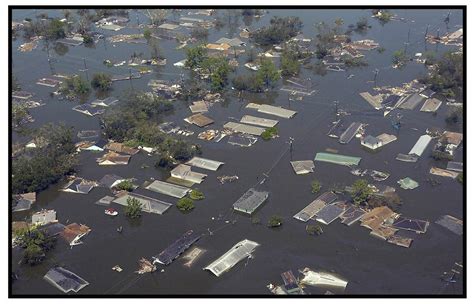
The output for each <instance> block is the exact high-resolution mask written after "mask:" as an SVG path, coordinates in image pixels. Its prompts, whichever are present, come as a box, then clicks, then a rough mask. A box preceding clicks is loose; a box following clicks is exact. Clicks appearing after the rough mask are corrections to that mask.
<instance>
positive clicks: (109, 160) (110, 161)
mask: <svg viewBox="0 0 474 304" xmlns="http://www.w3.org/2000/svg"><path fill="white" fill-rule="evenodd" d="M130 158H131V156H130V155H123V154H119V153H116V152H114V151H110V152H108V153H106V154H104V155H103V156H102V157H101V158H98V159H97V163H98V164H99V166H113V165H128V162H129V161H130Z"/></svg>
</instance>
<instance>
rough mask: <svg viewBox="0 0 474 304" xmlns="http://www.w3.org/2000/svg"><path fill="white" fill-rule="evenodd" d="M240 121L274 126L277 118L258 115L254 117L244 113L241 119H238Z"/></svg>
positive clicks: (268, 126) (267, 126)
mask: <svg viewBox="0 0 474 304" xmlns="http://www.w3.org/2000/svg"><path fill="white" fill-rule="evenodd" d="M240 122H242V123H246V124H251V125H256V126H262V127H266V128H270V127H274V126H275V125H276V124H277V123H278V120H273V119H266V118H260V117H255V116H251V115H244V116H243V117H242V119H240Z"/></svg>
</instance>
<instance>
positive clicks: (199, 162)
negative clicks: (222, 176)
mask: <svg viewBox="0 0 474 304" xmlns="http://www.w3.org/2000/svg"><path fill="white" fill-rule="evenodd" d="M223 164H224V163H223V162H220V161H217V160H212V159H207V158H202V157H193V158H192V159H191V160H190V161H188V162H187V163H186V165H190V166H194V167H198V168H202V169H207V170H212V171H216V170H217V169H219V167H220V166H221V165H223Z"/></svg>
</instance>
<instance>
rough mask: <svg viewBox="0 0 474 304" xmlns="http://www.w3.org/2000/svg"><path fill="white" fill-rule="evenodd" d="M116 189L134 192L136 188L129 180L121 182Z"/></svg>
mask: <svg viewBox="0 0 474 304" xmlns="http://www.w3.org/2000/svg"><path fill="white" fill-rule="evenodd" d="M115 188H116V189H117V190H125V191H132V190H133V189H134V188H135V186H134V185H133V183H132V182H131V181H129V180H124V181H121V182H120V183H118V184H117V185H116V186H115Z"/></svg>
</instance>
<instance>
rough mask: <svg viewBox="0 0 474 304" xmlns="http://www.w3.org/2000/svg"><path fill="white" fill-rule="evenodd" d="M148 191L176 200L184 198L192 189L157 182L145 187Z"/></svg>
mask: <svg viewBox="0 0 474 304" xmlns="http://www.w3.org/2000/svg"><path fill="white" fill-rule="evenodd" d="M145 188H146V189H148V190H151V191H155V192H158V193H161V194H166V195H169V196H172V197H176V198H182V197H184V196H185V195H186V194H187V193H188V192H189V191H191V189H189V188H186V187H182V186H178V185H173V184H170V183H166V182H162V181H159V180H156V181H154V182H152V183H151V184H149V185H148V186H146V187H145Z"/></svg>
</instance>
